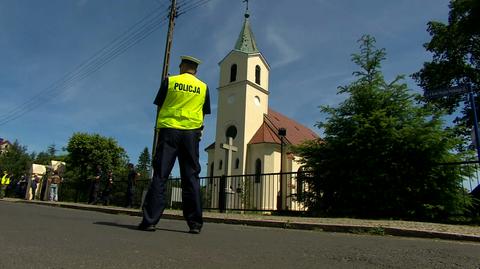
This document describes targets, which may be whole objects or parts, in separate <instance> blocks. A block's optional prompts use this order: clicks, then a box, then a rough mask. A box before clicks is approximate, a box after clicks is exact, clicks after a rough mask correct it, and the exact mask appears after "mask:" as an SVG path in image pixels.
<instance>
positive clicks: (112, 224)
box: [93, 221, 188, 233]
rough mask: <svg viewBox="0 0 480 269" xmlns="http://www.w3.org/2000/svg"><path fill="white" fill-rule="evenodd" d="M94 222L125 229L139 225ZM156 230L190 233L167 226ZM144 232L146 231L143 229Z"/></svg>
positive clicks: (132, 228) (134, 228) (135, 227)
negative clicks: (167, 227)
mask: <svg viewBox="0 0 480 269" xmlns="http://www.w3.org/2000/svg"><path fill="white" fill-rule="evenodd" d="M93 224H96V225H105V226H111V227H117V228H124V229H129V230H135V231H138V229H137V225H131V224H120V223H115V222H108V221H97V222H94V223H93ZM156 230H157V231H166V232H175V233H188V232H187V231H180V230H172V229H165V228H156ZM139 232H140V231H139ZM142 232H144V231H142ZM144 233H145V232H144Z"/></svg>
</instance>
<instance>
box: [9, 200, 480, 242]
mask: <svg viewBox="0 0 480 269" xmlns="http://www.w3.org/2000/svg"><path fill="white" fill-rule="evenodd" d="M7 201H11V202H16V203H29V204H37V205H43V206H52V207H62V208H70V209H78V210H88V211H96V212H102V213H108V214H124V215H130V216H137V217H141V216H142V212H141V211H139V210H135V209H122V208H117V207H107V206H96V205H86V204H74V203H52V202H45V201H26V200H20V199H18V200H17V199H8V200H7ZM162 217H163V218H165V219H175V220H183V216H182V215H181V214H172V213H164V214H163V216H162ZM203 220H204V222H207V223H208V222H210V223H223V224H234V225H248V226H259V227H270V228H283V229H297V230H316V231H324V232H334V233H353V234H370V235H391V236H401V237H417V238H431V239H443V240H455V241H470V242H480V236H476V235H468V234H458V233H448V232H436V231H421V230H412V229H404V228H394V227H381V226H367V225H345V224H324V223H304V222H291V221H276V220H259V219H244V218H232V217H229V218H222V217H211V216H204V217H203Z"/></svg>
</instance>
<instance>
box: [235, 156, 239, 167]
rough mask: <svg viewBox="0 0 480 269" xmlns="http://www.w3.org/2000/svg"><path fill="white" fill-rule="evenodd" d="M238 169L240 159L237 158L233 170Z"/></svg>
mask: <svg viewBox="0 0 480 269" xmlns="http://www.w3.org/2000/svg"><path fill="white" fill-rule="evenodd" d="M238 167H240V159H239V158H237V159H236V160H235V169H238Z"/></svg>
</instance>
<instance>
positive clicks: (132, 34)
mask: <svg viewBox="0 0 480 269" xmlns="http://www.w3.org/2000/svg"><path fill="white" fill-rule="evenodd" d="M159 10H160V8H157V9H155V10H153V11H152V12H150V13H149V14H147V15H146V16H144V17H143V18H142V19H141V20H139V21H138V22H137V23H135V24H134V25H132V26H131V27H130V28H128V29H127V30H126V31H124V32H123V33H122V34H121V35H119V36H117V38H115V39H114V40H112V41H111V42H109V43H108V44H107V45H106V46H104V47H103V48H102V49H100V50H99V51H97V52H96V53H95V54H94V55H92V56H91V57H89V58H88V59H87V60H85V61H84V62H83V63H81V64H80V65H79V66H77V67H76V68H75V69H74V70H73V71H71V72H69V73H67V74H65V75H64V76H63V77H62V78H60V79H59V80H58V81H56V82H55V83H53V84H52V85H51V86H49V87H47V88H45V89H44V90H42V91H40V92H39V93H37V94H36V95H34V96H33V97H31V98H30V99H29V100H27V101H26V102H24V103H23V104H21V105H19V106H17V107H16V108H14V109H12V110H10V111H9V112H7V113H6V114H4V115H2V117H1V118H0V125H4V124H6V123H8V122H10V121H12V120H15V119H17V118H19V117H21V116H23V115H24V114H26V113H28V112H30V111H32V110H34V109H35V108H36V106H37V105H40V104H41V103H43V102H44V101H45V100H46V99H47V98H51V97H52V96H54V95H56V94H60V93H61V92H62V91H65V90H66V89H68V88H69V87H71V86H72V85H73V84H74V83H76V82H78V81H80V80H83V79H85V78H86V77H88V76H90V75H91V74H92V73H94V72H96V71H97V70H99V69H100V68H102V67H103V66H104V65H106V64H107V63H109V62H110V61H112V60H113V59H115V58H116V57H117V56H119V55H121V54H122V53H124V52H125V51H126V50H128V49H129V48H131V47H132V46H134V45H136V44H138V43H139V42H140V41H142V40H143V39H145V38H146V37H148V36H149V35H150V34H151V33H153V32H154V31H155V30H157V29H158V28H159V27H160V26H162V25H163V24H164V23H165V22H166V19H167V18H168V16H167V17H165V15H166V14H167V13H168V10H167V11H166V12H165V11H164V12H162V13H160V14H156V15H155V13H158V11H159ZM152 16H153V17H152ZM149 18H150V19H149ZM139 25H140V26H139Z"/></svg>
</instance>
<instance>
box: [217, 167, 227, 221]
mask: <svg viewBox="0 0 480 269" xmlns="http://www.w3.org/2000/svg"><path fill="white" fill-rule="evenodd" d="M226 186H227V177H226V176H225V175H223V176H221V177H220V190H219V194H218V207H219V209H220V213H225V211H226V209H227V192H226V190H225V187H226Z"/></svg>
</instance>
